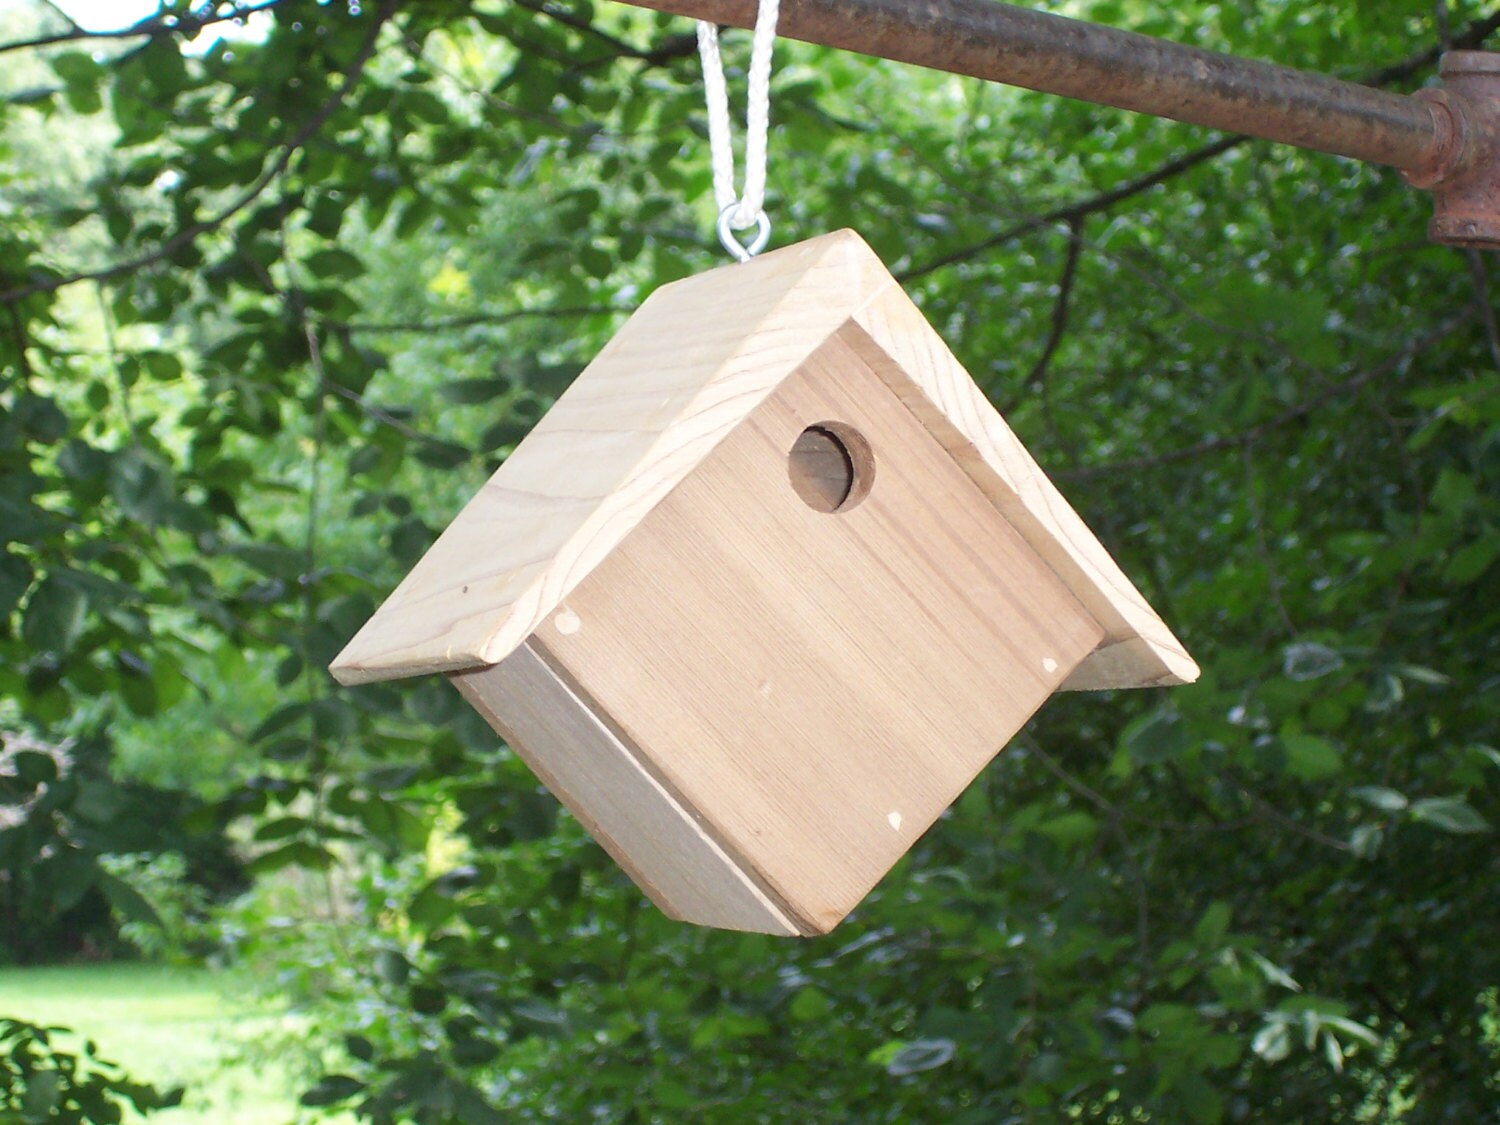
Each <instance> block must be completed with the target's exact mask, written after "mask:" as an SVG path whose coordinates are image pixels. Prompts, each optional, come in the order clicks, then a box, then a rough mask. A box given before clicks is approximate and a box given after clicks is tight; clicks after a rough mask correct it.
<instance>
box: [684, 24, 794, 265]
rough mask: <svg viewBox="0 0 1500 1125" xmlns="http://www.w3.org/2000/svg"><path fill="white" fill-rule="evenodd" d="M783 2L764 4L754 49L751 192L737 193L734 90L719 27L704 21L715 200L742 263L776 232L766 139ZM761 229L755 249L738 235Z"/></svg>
mask: <svg viewBox="0 0 1500 1125" xmlns="http://www.w3.org/2000/svg"><path fill="white" fill-rule="evenodd" d="M780 12H781V0H760V8H759V11H758V12H757V14H756V17H755V37H754V39H753V40H752V41H751V46H750V96H749V107H748V108H747V109H746V111H745V189H744V191H743V192H742V193H738V194H737V193H736V192H735V189H734V143H733V141H732V140H731V126H730V123H729V89H728V87H727V86H726V85H725V82H724V60H723V58H722V57H721V56H720V54H719V28H718V25H717V24H712V23H707V22H705V21H703V20H699V21H698V55H699V57H700V58H701V59H702V60H703V92H704V95H705V96H706V98H707V101H708V143H709V147H710V149H711V151H712V157H713V168H714V199H715V201H716V202H717V203H718V206H719V239H720V241H722V242H723V243H724V248H725V249H727V250H728V251H729V252H730V253H731V254H733V255H734V256H735V257H736V258H738V259H739V260H740V261H742V262H745V261H749V260H750V259H751V258H752V257H754V256H755V255H756V254H757V253H759V252H760V250H761V249H763V248H764V247H765V244H766V241H767V240H768V239H769V238H770V234H771V221H770V219H768V218H767V217H766V212H765V201H766V135H767V133H768V132H769V130H770V126H771V52H772V50H773V48H774V47H775V44H776V20H777V17H778V16H779V15H780ZM750 227H755V228H756V233H755V237H754V238H753V239H752V240H751V242H750V243H749V245H748V246H747V245H742V244H741V243H740V241H739V239H737V238H736V237H735V236H734V235H733V233H731V232H732V231H736V230H748V229H749V228H750Z"/></svg>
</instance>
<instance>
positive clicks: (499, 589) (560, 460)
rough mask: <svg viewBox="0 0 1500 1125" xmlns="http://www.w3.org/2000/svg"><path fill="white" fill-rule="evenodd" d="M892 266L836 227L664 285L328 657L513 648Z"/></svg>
mask: <svg viewBox="0 0 1500 1125" xmlns="http://www.w3.org/2000/svg"><path fill="white" fill-rule="evenodd" d="M880 275H884V276H885V277H887V278H888V277H889V274H886V272H885V269H884V267H883V266H881V264H880V262H879V261H878V260H876V259H875V258H874V256H873V255H871V254H870V252H869V249H868V247H866V246H865V245H864V243H863V242H862V241H860V240H859V239H858V238H857V237H855V236H852V235H843V234H840V235H830V236H827V237H825V238H820V239H814V240H812V241H810V242H805V243H801V244H798V245H796V246H790V247H787V248H786V249H785V250H781V251H778V252H776V253H774V254H767V255H765V256H764V257H760V258H756V259H755V260H754V261H752V262H750V263H748V264H745V265H740V264H734V265H730V266H725V267H723V268H721V269H717V270H712V271H710V272H709V273H706V274H700V275H698V276H696V277H692V278H689V279H687V280H686V281H682V282H677V283H675V284H673V285H668V286H665V287H663V288H662V289H659V290H658V291H657V292H655V293H654V294H652V296H651V297H650V298H649V299H648V300H647V301H646V302H645V303H644V304H643V305H642V306H641V308H640V309H639V310H638V311H637V312H636V313H635V315H634V316H632V317H631V318H630V320H629V321H628V322H627V323H626V325H625V326H624V327H623V328H622V329H621V330H620V332H619V333H618V334H617V335H616V336H615V338H614V339H613V340H611V341H610V343H609V345H608V346H607V347H605V349H604V350H603V351H602V352H600V354H599V356H598V357H597V358H596V359H595V360H594V362H593V363H591V364H590V365H589V367H588V368H587V369H586V370H585V371H584V372H583V373H582V374H581V375H580V376H579V377H578V379H577V380H575V381H574V383H573V385H572V386H571V387H570V388H569V389H568V390H567V392H566V393H565V394H563V396H562V397H561V398H559V399H558V401H557V403H556V405H555V406H554V407H553V408H552V409H551V410H550V411H549V412H548V413H547V415H546V416H545V417H544V418H543V419H542V420H541V422H540V423H538V424H537V426H536V428H535V429H534V430H533V431H532V432H531V433H530V434H528V435H527V437H526V438H525V440H523V441H522V442H521V443H520V445H518V446H517V447H516V449H515V451H514V452H513V453H512V454H511V455H510V457H509V458H507V459H506V461H505V463H504V464H503V465H501V466H500V468H499V469H498V470H497V471H496V472H495V474H494V476H492V477H491V478H490V480H489V482H488V483H487V484H485V485H484V487H483V488H482V489H480V491H479V493H478V494H477V495H476V496H475V497H474V498H473V500H471V501H470V502H469V504H468V505H467V506H466V507H465V508H464V509H463V511H462V512H461V513H460V514H459V515H458V517H457V518H456V519H455V520H454V521H453V523H452V524H451V525H450V526H449V527H448V529H447V530H446V531H444V532H443V534H442V535H441V536H440V537H439V538H438V540H437V541H436V542H435V543H434V544H433V546H432V547H431V549H430V550H429V551H428V552H427V554H426V555H424V556H423V558H422V559H421V560H420V561H419V562H418V563H417V565H416V566H415V567H414V568H413V569H412V571H411V573H410V574H408V575H407V577H406V578H405V580H404V581H402V583H401V584H400V585H399V586H398V587H397V588H396V590H395V592H394V593H392V594H391V596H390V597H389V598H387V599H386V602H385V604H384V605H382V606H381V608H380V610H379V612H378V613H376V615H375V616H374V617H372V618H371V619H370V621H369V622H367V623H366V625H365V626H364V628H363V629H361V630H360V631H359V633H358V634H356V636H355V637H354V639H353V640H351V641H350V642H349V644H348V645H347V646H346V647H345V649H344V651H343V652H342V653H340V654H339V656H338V658H337V659H336V660H335V661H334V662H333V665H332V671H333V674H334V676H335V677H336V678H337V679H338V680H339V681H340V682H341V683H345V684H355V683H364V682H368V681H372V680H383V679H394V678H398V677H401V676H409V675H417V674H420V673H424V672H433V671H454V670H459V669H464V668H473V667H477V666H482V665H486V664H493V663H495V662H497V661H499V660H501V659H503V658H504V657H505V656H506V655H507V654H508V653H509V652H510V651H511V650H512V649H514V648H515V647H516V646H517V645H519V644H520V643H521V642H522V641H524V640H525V639H526V637H527V636H528V635H529V634H530V633H531V631H532V630H533V629H534V628H535V626H536V623H537V622H538V621H539V620H541V618H542V617H544V616H545V615H546V613H547V612H548V611H549V610H550V609H551V608H552V607H553V606H555V605H556V604H557V603H558V601H560V600H561V599H562V598H564V597H565V596H566V595H567V593H568V591H569V590H571V589H572V588H573V587H574V586H575V585H577V583H578V582H579V581H580V580H581V579H582V578H583V577H584V576H585V575H587V574H588V573H589V571H590V570H591V569H593V567H594V566H596V565H597V564H598V563H599V561H600V560H602V559H604V558H605V557H607V556H608V554H609V553H610V551H611V550H613V549H614V547H615V546H616V545H617V544H618V543H619V542H620V541H621V539H623V538H624V537H625V536H626V535H627V534H628V533H629V532H630V530H631V528H633V527H634V526H635V524H636V522H637V521H638V520H639V519H640V517H641V516H643V515H645V513H646V512H648V511H650V510H651V507H652V506H653V505H654V504H655V503H656V502H657V501H658V500H659V499H660V498H661V497H662V496H664V495H666V494H667V492H669V491H670V490H671V488H672V487H673V486H674V485H675V484H676V483H677V482H678V481H679V480H681V479H682V478H683V477H684V476H685V475H686V474H688V473H689V472H691V471H692V469H693V468H694V466H695V465H697V464H698V462H699V461H701V460H702V458H703V457H704V456H705V455H706V454H707V453H708V452H709V451H710V450H712V449H713V447H714V445H715V444H716V443H717V442H718V441H719V440H721V439H722V438H723V437H724V435H726V434H728V433H729V432H731V431H732V430H733V429H734V427H735V426H736V425H737V424H738V423H739V422H740V421H741V420H742V419H743V418H744V417H745V415H746V414H748V413H749V412H750V411H752V410H753V409H754V408H755V407H756V405H757V404H758V403H759V402H760V401H761V400H762V399H763V398H764V397H765V396H766V395H767V394H768V393H770V392H771V391H772V390H773V389H775V387H776V385H777V384H778V383H779V382H780V381H781V379H782V378H784V377H785V376H786V375H787V374H788V373H789V372H790V371H791V370H793V369H794V368H795V367H796V366H797V365H798V364H799V363H801V362H802V360H803V359H804V358H806V356H807V355H808V354H809V353H810V352H811V351H812V350H813V349H814V348H816V347H817V346H818V345H819V344H821V343H822V342H823V340H824V339H826V338H827V337H828V335H829V334H830V333H832V332H833V331H834V330H835V329H837V327H838V326H839V324H840V323H842V322H843V321H844V320H845V319H846V317H847V315H848V301H849V296H850V294H851V293H855V294H857V293H860V292H863V291H865V290H868V289H870V288H871V287H872V286H875V285H877V284H879V276H880Z"/></svg>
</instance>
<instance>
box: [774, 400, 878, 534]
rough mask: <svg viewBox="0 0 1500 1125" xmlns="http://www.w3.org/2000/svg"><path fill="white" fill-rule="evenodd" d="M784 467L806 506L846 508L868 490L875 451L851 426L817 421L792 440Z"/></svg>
mask: <svg viewBox="0 0 1500 1125" xmlns="http://www.w3.org/2000/svg"><path fill="white" fill-rule="evenodd" d="M786 469H787V476H788V478H790V480H791V482H792V488H793V489H794V490H795V491H796V493H797V495H798V496H800V497H802V500H803V502H804V503H806V504H807V506H808V507H809V508H812V509H813V510H815V511H819V512H847V511H848V510H849V509H850V508H852V507H854V506H855V505H856V504H858V503H859V502H860V501H861V500H863V499H864V498H865V497H866V496H868V495H869V494H870V485H871V484H873V483H874V480H875V455H874V453H872V452H871V451H870V443H869V442H867V441H866V440H865V439H864V435H862V434H861V433H860V432H859V431H858V430H856V429H854V428H853V427H852V426H846V425H844V424H843V423H842V422H819V423H817V424H816V425H812V426H808V427H807V429H805V430H803V431H802V433H800V434H799V435H798V436H797V440H796V441H795V442H793V443H792V451H791V453H789V454H788V455H787V466H786Z"/></svg>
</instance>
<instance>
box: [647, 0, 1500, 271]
mask: <svg viewBox="0 0 1500 1125" xmlns="http://www.w3.org/2000/svg"><path fill="white" fill-rule="evenodd" d="M625 2H626V3H630V4H634V5H636V6H637V7H643V8H653V9H656V10H657V11H663V12H673V13H676V14H678V15H684V16H692V17H694V18H696V19H704V20H712V21H713V22H715V23H720V24H729V25H732V26H737V27H751V26H753V25H754V23H755V12H756V0H625ZM778 32H779V33H780V34H782V35H785V36H787V37H789V38H792V39H801V40H804V41H806V42H809V43H820V44H822V45H824V46H828V47H839V48H842V49H844V50H849V51H855V52H858V53H860V54H865V55H875V56H878V57H880V58H887V59H893V60H896V61H898V62H906V63H914V64H916V65H918V66H925V67H930V68H933V69H936V70H945V71H949V72H952V73H954V74H965V75H969V76H970V77H974V78H982V79H985V80H987V81H991V82H1003V83H1005V84H1007V85H1011V86H1024V87H1026V88H1027V89H1030V90H1039V91H1042V92H1044V93H1049V94H1059V95H1062V96H1064V97H1069V98H1077V99H1080V100H1082V101H1087V102H1095V103H1098V104H1101V105H1110V106H1115V107H1117V108H1119V109H1128V110H1134V111H1136V112H1138V113H1149V114H1152V115H1154V116H1157V117H1169V118H1171V119H1173V120H1175V121H1184V122H1188V123H1190V124H1194V125H1204V126H1207V127H1209V128H1213V129H1222V130H1225V131H1227V132H1232V133H1244V134H1247V135H1249V136H1254V137H1263V138H1265V139H1267V140H1272V141H1280V142H1282V143H1285V144H1291V145H1296V146H1298V147H1300V148H1307V149H1315V150H1317V151H1320V152H1330V153H1335V154H1337V155H1340V156H1348V157H1353V158H1354V159H1356V160H1364V161H1368V162H1369V163H1372V164H1385V165H1389V166H1390V167H1393V168H1397V169H1400V170H1401V171H1402V172H1403V173H1405V174H1406V177H1407V179H1408V180H1410V181H1411V182H1412V183H1414V184H1417V185H1418V186H1421V187H1429V188H1431V189H1432V190H1433V191H1434V194H1435V195H1436V196H1437V197H1438V210H1439V216H1440V219H1441V216H1442V212H1443V210H1444V202H1443V188H1442V186H1441V185H1442V184H1443V183H1444V182H1445V181H1449V180H1451V179H1452V176H1453V174H1454V170H1455V169H1464V168H1473V167H1474V166H1476V165H1478V164H1481V163H1485V162H1486V161H1485V158H1484V157H1483V156H1477V155H1476V154H1475V153H1474V152H1472V151H1467V149H1468V148H1471V147H1472V145H1474V144H1478V143H1480V142H1481V141H1484V140H1485V139H1486V138H1488V139H1489V140H1490V142H1491V143H1492V142H1493V138H1495V137H1497V136H1500V130H1497V129H1496V128H1495V127H1494V126H1495V124H1496V122H1497V121H1500V100H1497V99H1493V98H1491V99H1488V100H1486V99H1482V98H1480V99H1476V98H1473V97H1469V96H1466V95H1462V94H1459V92H1458V91H1453V96H1451V97H1448V98H1446V99H1445V98H1432V97H1410V96H1407V95H1404V94H1394V93H1390V92H1388V91H1385V90H1377V89H1374V88H1372V87H1369V86H1359V85H1356V84H1354V83H1351V82H1343V81H1340V80H1338V79H1336V78H1329V77H1327V76H1325V75H1320V74H1310V73H1307V72H1305V71H1300V70H1295V69H1293V68H1291V67H1285V66H1278V65H1276V64H1274V63H1267V62H1260V61H1257V60H1254V59H1241V58H1235V57H1233V56H1230V55H1222V54H1217V53H1215V52H1213V51H1205V50H1201V49H1199V48H1197V47H1188V46H1184V45H1182V44H1179V43H1169V42H1166V41H1164V40H1160V39H1153V38H1151V37H1150V36H1146V35H1139V34H1136V33H1135V32H1131V31H1121V30H1118V29H1116V28H1109V27H1102V26H1100V25H1097V24H1091V23H1085V22H1083V21H1081V20H1073V19H1067V18H1065V17H1063V16H1054V15H1050V14H1048V13H1045V12H1035V11H1031V10H1029V9H1026V8H1018V7H1015V6H1014V5H1011V4H1003V3H997V2H996V0H782V4H781V19H780V22H779V24H778ZM1461 54H1462V55H1464V56H1465V58H1466V59H1468V67H1467V69H1468V70H1473V69H1474V67H1475V66H1477V65H1478V64H1475V63H1474V62H1473V60H1472V58H1470V56H1473V55H1476V54H1482V52H1461ZM1489 57H1490V58H1493V57H1494V56H1489ZM1485 79H1486V80H1487V81H1488V82H1490V83H1491V84H1493V81H1494V79H1493V77H1492V74H1491V73H1486V76H1485ZM1476 85H1477V84H1476ZM1488 164H1489V166H1490V168H1493V167H1494V164H1495V160H1494V151H1493V149H1491V151H1490V152H1489V154H1488ZM1467 198H1468V199H1469V202H1470V203H1472V200H1473V192H1472V191H1470V192H1468V193H1467ZM1471 210H1472V208H1471ZM1432 234H1433V237H1434V238H1437V239H1439V240H1441V241H1450V242H1460V243H1462V244H1465V245H1481V246H1491V247H1494V246H1500V209H1497V211H1496V212H1495V213H1494V214H1491V215H1490V216H1489V217H1488V218H1487V219H1484V218H1483V217H1481V218H1480V221H1477V222H1476V221H1475V217H1474V216H1473V215H1469V216H1468V217H1467V218H1466V219H1465V220H1464V222H1463V223H1462V224H1459V225H1455V224H1454V223H1453V222H1448V223H1446V224H1445V223H1442V222H1439V221H1435V222H1434V224H1433V228H1432Z"/></svg>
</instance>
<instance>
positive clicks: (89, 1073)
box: [0, 1017, 182, 1125]
mask: <svg viewBox="0 0 1500 1125" xmlns="http://www.w3.org/2000/svg"><path fill="white" fill-rule="evenodd" d="M68 1038H69V1037H68V1034H67V1033H66V1032H63V1031H60V1030H59V1029H58V1028H48V1027H38V1026H37V1025H35V1024H29V1023H22V1022H21V1021H20V1020H13V1019H5V1018H3V1017H0V1120H3V1121H7V1122H15V1123H16V1125H43V1123H51V1122H58V1123H60V1125H117V1123H118V1122H119V1121H120V1120H121V1115H122V1113H123V1112H124V1110H125V1108H126V1107H129V1108H131V1109H134V1110H135V1111H137V1112H138V1113H148V1112H150V1111H152V1110H157V1109H170V1108H171V1107H172V1106H175V1105H178V1104H179V1103H181V1101H182V1091H181V1090H169V1091H161V1090H158V1089H156V1088H155V1087H153V1086H148V1085H145V1084H143V1083H139V1082H132V1081H130V1080H129V1079H128V1078H124V1077H122V1076H121V1075H120V1070H119V1067H117V1066H116V1065H115V1064H114V1063H112V1062H109V1061H108V1060H106V1059H101V1058H100V1057H99V1055H98V1052H97V1050H96V1049H95V1047H94V1044H93V1043H91V1042H85V1043H84V1044H83V1045H82V1048H81V1049H75V1050H73V1051H69V1050H65V1049H64V1048H65V1046H66V1044H67V1040H68Z"/></svg>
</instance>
